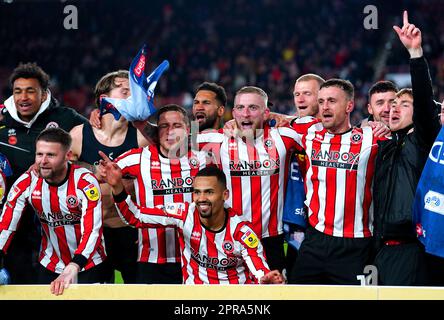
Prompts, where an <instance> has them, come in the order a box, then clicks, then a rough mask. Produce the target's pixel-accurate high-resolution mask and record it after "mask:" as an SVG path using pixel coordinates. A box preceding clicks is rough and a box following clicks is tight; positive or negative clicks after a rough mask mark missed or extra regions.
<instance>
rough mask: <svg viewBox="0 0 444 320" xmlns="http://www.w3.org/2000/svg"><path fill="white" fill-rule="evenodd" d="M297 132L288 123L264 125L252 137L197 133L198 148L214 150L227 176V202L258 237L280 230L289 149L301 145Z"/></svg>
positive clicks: (275, 233) (276, 232)
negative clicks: (283, 124) (257, 134)
mask: <svg viewBox="0 0 444 320" xmlns="http://www.w3.org/2000/svg"><path fill="white" fill-rule="evenodd" d="M297 141H300V137H299V135H298V134H297V133H296V132H295V131H294V130H293V129H292V128H287V127H282V128H270V127H269V126H266V127H265V128H264V130H263V134H262V135H260V136H259V137H258V138H256V139H254V140H253V141H244V140H242V138H240V137H228V136H227V135H224V134H222V133H216V132H211V133H202V134H199V135H198V137H197V143H198V147H199V149H201V150H206V151H207V152H211V153H213V154H214V155H215V156H216V158H217V165H218V166H219V167H220V168H221V169H222V170H223V171H224V173H225V175H226V176H227V187H228V189H229V190H230V198H229V199H228V201H227V203H228V205H229V206H230V207H232V208H233V209H234V210H235V211H236V212H242V215H243V217H244V219H245V220H248V221H250V222H251V223H252V227H253V230H254V232H255V233H256V234H258V235H259V236H260V237H261V239H262V238H265V237H272V236H277V235H279V234H282V233H283V224H282V216H283V206H284V196H285V190H286V181H287V178H288V169H289V160H290V155H291V151H292V150H296V149H298V148H300V146H299V144H298V143H297Z"/></svg>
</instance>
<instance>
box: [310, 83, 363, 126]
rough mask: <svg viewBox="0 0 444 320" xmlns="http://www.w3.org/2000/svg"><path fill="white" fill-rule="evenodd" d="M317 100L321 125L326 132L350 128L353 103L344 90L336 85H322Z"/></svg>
mask: <svg viewBox="0 0 444 320" xmlns="http://www.w3.org/2000/svg"><path fill="white" fill-rule="evenodd" d="M318 102H319V112H320V117H321V121H322V125H323V126H324V128H326V129H327V131H328V132H330V133H333V134H338V133H343V132H345V131H347V130H348V129H350V127H351V126H350V113H351V112H352V111H353V107H354V103H353V100H350V98H348V97H347V95H346V93H345V91H344V90H342V89H340V88H339V87H336V86H330V87H324V88H322V89H321V90H319V94H318Z"/></svg>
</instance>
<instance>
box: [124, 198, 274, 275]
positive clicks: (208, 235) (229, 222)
mask: <svg viewBox="0 0 444 320" xmlns="http://www.w3.org/2000/svg"><path fill="white" fill-rule="evenodd" d="M116 205H117V207H118V212H119V214H120V215H121V216H122V218H123V219H124V220H126V221H127V223H129V224H130V225H133V226H135V227H137V228H144V227H148V226H150V227H154V226H157V227H160V226H176V227H177V228H178V231H179V240H180V248H181V250H182V274H183V279H184V280H183V281H184V283H185V284H245V283H258V282H259V280H260V278H261V277H262V276H264V275H265V274H266V273H268V272H269V271H270V270H269V268H268V265H267V262H266V260H265V257H264V253H263V247H262V244H261V243H260V241H259V239H258V238H257V236H256V234H255V233H254V231H253V230H252V229H251V228H250V226H249V223H248V222H247V221H243V220H241V219H240V217H238V216H237V215H236V214H235V213H234V211H233V210H232V209H230V208H229V209H225V210H226V211H225V212H226V214H227V217H226V223H225V225H224V227H223V228H222V229H221V230H219V231H211V230H208V229H207V228H205V227H204V226H203V225H202V223H201V221H200V215H199V212H198V210H197V209H196V206H195V204H194V203H191V204H190V203H171V204H168V205H166V207H164V208H145V207H142V208H140V209H139V207H137V206H136V205H135V204H134V203H133V202H132V200H131V197H129V196H127V197H126V200H125V201H122V202H118V203H116ZM160 229H163V228H160Z"/></svg>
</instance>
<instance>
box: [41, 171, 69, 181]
mask: <svg viewBox="0 0 444 320" xmlns="http://www.w3.org/2000/svg"><path fill="white" fill-rule="evenodd" d="M63 171H64V168H61V169H54V168H47V169H42V168H39V175H40V177H41V178H43V179H45V180H49V181H51V180H55V179H57V178H59V177H60V176H61V175H62V174H63Z"/></svg>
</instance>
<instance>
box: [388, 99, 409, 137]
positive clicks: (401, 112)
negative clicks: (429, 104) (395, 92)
mask: <svg viewBox="0 0 444 320" xmlns="http://www.w3.org/2000/svg"><path fill="white" fill-rule="evenodd" d="M412 123H413V97H412V96H411V95H410V94H408V93H405V94H402V95H400V96H399V97H397V98H396V100H395V101H394V103H392V107H391V108H390V122H389V127H390V130H391V131H398V130H401V129H404V128H406V127H408V126H409V125H411V124H412Z"/></svg>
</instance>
